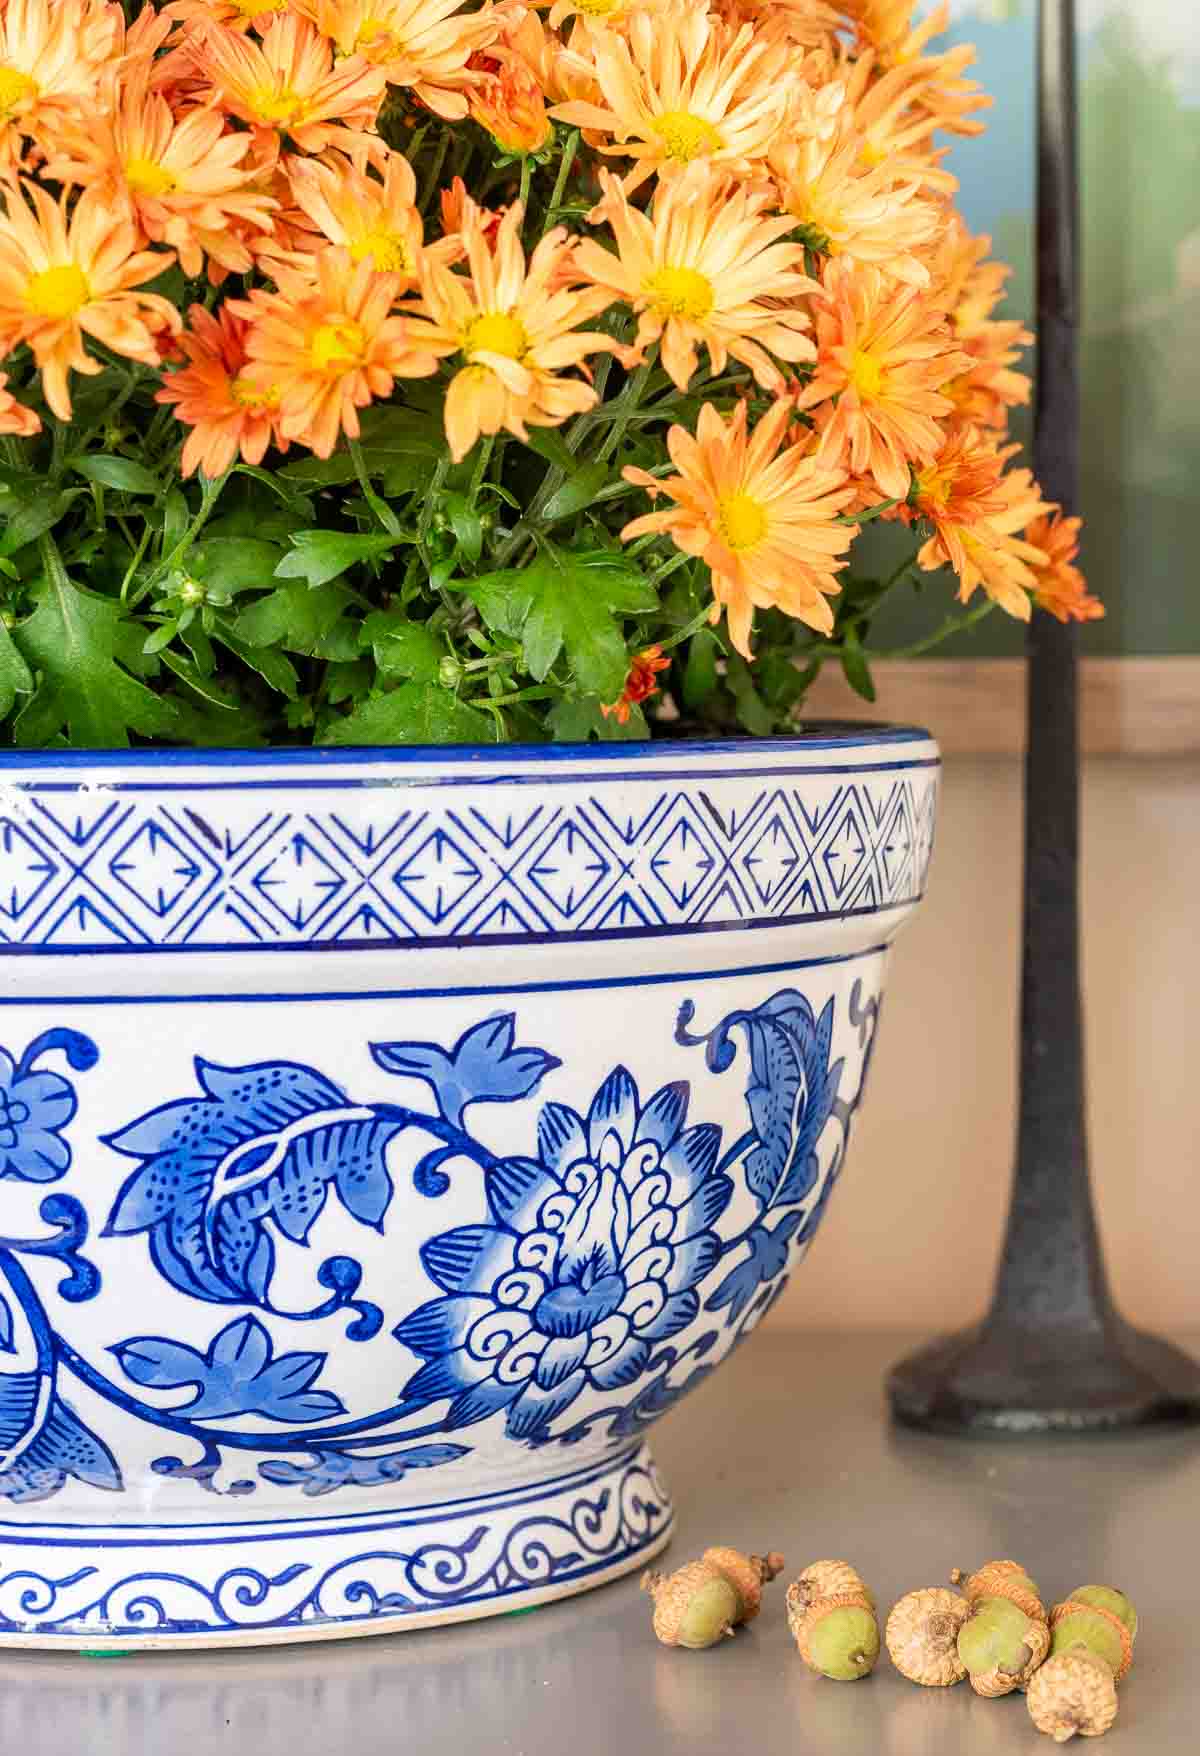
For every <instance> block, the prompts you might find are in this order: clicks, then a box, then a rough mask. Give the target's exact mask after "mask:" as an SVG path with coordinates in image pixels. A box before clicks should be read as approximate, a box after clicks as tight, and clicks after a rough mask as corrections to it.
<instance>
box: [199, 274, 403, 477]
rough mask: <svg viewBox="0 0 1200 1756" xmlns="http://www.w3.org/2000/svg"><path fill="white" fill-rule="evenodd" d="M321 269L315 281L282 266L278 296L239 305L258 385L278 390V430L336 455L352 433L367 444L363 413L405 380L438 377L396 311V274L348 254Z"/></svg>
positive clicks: (262, 295) (255, 294) (261, 295)
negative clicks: (363, 436)
mask: <svg viewBox="0 0 1200 1756" xmlns="http://www.w3.org/2000/svg"><path fill="white" fill-rule="evenodd" d="M316 268H317V279H316V284H315V285H314V284H313V283H312V282H311V281H310V280H309V279H308V278H307V277H306V276H304V275H298V274H296V273H294V272H293V271H291V270H288V269H284V268H282V267H277V268H276V269H275V276H276V280H277V282H278V285H279V290H278V291H277V292H266V291H264V290H262V289H261V288H256V289H255V290H254V291H252V292H251V293H250V296H249V298H247V299H244V300H236V301H232V309H233V312H234V315H235V316H237V317H242V318H245V319H246V320H247V321H248V322H249V324H250V329H249V332H248V334H247V336H246V353H247V356H248V358H249V360H250V361H251V363H252V365H253V366H254V367H255V368H257V369H256V370H255V372H254V373H253V379H254V382H256V383H260V382H262V381H263V380H264V379H265V380H266V381H268V382H269V383H270V384H271V385H272V387H273V389H274V388H275V387H277V388H278V395H279V432H280V433H281V435H282V436H283V438H285V439H297V440H299V441H300V443H301V444H303V445H307V446H308V447H309V448H310V450H312V451H315V452H316V454H317V456H318V457H329V456H330V455H331V454H332V452H333V448H334V446H335V445H336V444H337V442H338V440H339V438H340V437H341V435H342V434H343V433H346V434H348V435H349V437H350V438H351V439H357V438H358V435H359V423H358V410H359V409H361V408H365V407H366V406H367V404H368V403H370V402H372V401H373V400H377V399H378V398H380V397H386V396H390V395H391V393H392V390H393V387H394V380H395V379H396V378H397V377H401V376H403V377H406V378H427V377H429V376H430V374H431V373H433V372H435V371H436V370H437V359H436V357H435V355H434V354H433V352H431V351H430V350H429V349H428V348H427V347H422V346H419V345H418V346H413V345H412V343H411V342H410V339H409V338H410V329H411V326H410V325H409V324H408V323H406V322H405V320H404V318H403V317H396V316H393V315H392V306H393V304H394V303H395V300H396V295H397V292H398V291H399V281H398V279H397V277H396V276H394V275H386V274H376V273H375V272H374V270H373V269H372V267H371V264H370V263H369V262H367V261H365V260H364V261H362V262H358V263H355V262H352V261H351V260H350V254H349V251H346V250H329V251H326V252H325V253H324V254H323V255H321V256H319V257H318V258H317V262H316Z"/></svg>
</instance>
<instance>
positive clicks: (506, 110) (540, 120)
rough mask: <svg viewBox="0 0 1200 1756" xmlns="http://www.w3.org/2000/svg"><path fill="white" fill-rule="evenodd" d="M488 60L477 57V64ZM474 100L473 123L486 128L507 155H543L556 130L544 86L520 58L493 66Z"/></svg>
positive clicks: (471, 100)
mask: <svg viewBox="0 0 1200 1756" xmlns="http://www.w3.org/2000/svg"><path fill="white" fill-rule="evenodd" d="M487 58H488V57H483V56H478V55H477V56H473V57H472V62H473V64H477V63H479V62H480V61H482V60H484V59H487ZM493 65H494V66H495V69H496V71H495V72H489V73H486V74H485V75H484V77H483V80H482V82H481V83H480V84H479V85H477V86H476V88H475V90H474V91H473V92H472V93H471V96H470V112H471V120H472V121H473V122H478V124H479V126H480V127H481V128H486V129H487V132H488V133H489V134H490V135H491V137H492V139H493V140H494V141H495V142H496V145H497V146H498V147H500V149H501V150H502V151H503V152H511V153H531V152H541V150H542V148H543V147H544V146H545V145H546V143H547V142H548V141H549V139H550V137H551V135H552V134H553V133H554V129H553V127H552V125H551V122H550V118H549V116H547V114H546V98H545V94H544V93H543V91H542V88H541V86H540V85H539V84H538V82H537V80H536V79H535V78H534V76H533V74H532V73H531V72H530V70H529V68H528V67H526V66H525V64H524V62H523V61H521V60H520V59H519V58H517V57H513V56H509V57H506V58H505V59H504V60H502V61H496V62H494V63H493Z"/></svg>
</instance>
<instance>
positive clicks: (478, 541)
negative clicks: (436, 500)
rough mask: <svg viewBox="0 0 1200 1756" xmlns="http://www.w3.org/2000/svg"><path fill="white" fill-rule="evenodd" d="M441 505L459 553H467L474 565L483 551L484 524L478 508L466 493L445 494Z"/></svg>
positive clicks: (468, 558)
mask: <svg viewBox="0 0 1200 1756" xmlns="http://www.w3.org/2000/svg"><path fill="white" fill-rule="evenodd" d="M441 505H442V509H443V511H444V512H445V514H446V517H447V518H448V519H449V520H450V529H451V530H452V531H453V532H454V540H455V542H456V543H457V544H458V552H459V554H460V555H465V556H466V558H467V560H468V561H469V562H470V563H471V565H472V567H473V566H474V565H475V563H476V561H478V559H479V557H480V555H481V554H482V553H483V524H482V521H481V520H480V517H479V513H478V511H477V509H476V508H475V506H474V505H473V504H472V502H471V501H470V500H469V499H468V498H467V496H466V495H465V494H443V495H442V498H441Z"/></svg>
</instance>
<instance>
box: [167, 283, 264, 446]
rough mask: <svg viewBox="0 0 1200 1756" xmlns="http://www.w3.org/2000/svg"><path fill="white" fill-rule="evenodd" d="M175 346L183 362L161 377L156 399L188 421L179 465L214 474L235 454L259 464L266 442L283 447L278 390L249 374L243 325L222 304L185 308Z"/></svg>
mask: <svg viewBox="0 0 1200 1756" xmlns="http://www.w3.org/2000/svg"><path fill="white" fill-rule="evenodd" d="M188 322H189V326H190V327H189V328H187V329H185V330H184V332H183V334H182V335H181V336H180V337H179V341H178V347H179V350H180V352H181V354H182V355H183V357H184V360H185V362H186V364H185V365H183V366H182V367H181V368H180V369H179V371H177V372H172V373H171V374H170V375H169V376H168V377H167V378H166V379H165V381H164V383H163V386H162V389H161V390H160V391H159V392H158V393H157V398H156V400H157V401H158V402H161V403H165V404H167V405H168V406H171V405H173V406H174V408H175V413H176V415H177V416H178V418H179V419H180V420H181V421H183V422H184V423H185V425H187V426H189V427H190V428H191V429H192V431H191V432H190V433H189V434H188V436H187V440H186V441H185V443H184V447H183V457H182V459H181V467H182V470H183V473H184V475H185V476H190V475H194V474H195V472H196V471H197V470H198V469H201V470H203V471H204V473H205V475H206V476H209V477H210V478H215V477H217V476H221V475H224V473H225V471H226V470H227V469H229V468H230V466H231V465H232V464H233V463H234V462H235V461H236V460H237V458H238V457H241V458H242V459H243V461H244V462H246V463H253V464H259V463H261V462H262V460H263V458H264V457H265V456H266V453H267V450H268V448H269V447H270V446H271V445H272V444H276V445H278V446H280V448H281V449H282V450H285V451H286V450H287V443H288V442H287V440H286V439H285V438H283V437H282V435H281V434H280V433H279V431H278V413H279V391H278V389H277V388H276V387H275V386H274V385H273V384H272V383H271V382H270V379H269V378H267V377H264V376H262V375H261V374H259V375H258V376H256V375H255V372H254V370H253V368H250V367H249V364H248V361H247V357H246V334H247V330H248V325H247V324H246V322H245V321H244V319H242V318H240V317H235V316H234V314H233V312H232V311H231V310H230V308H229V306H228V305H227V304H226V305H223V306H222V307H221V308H220V310H219V311H218V312H217V313H216V315H215V316H212V315H210V314H209V313H208V312H207V311H206V310H205V309H204V307H203V305H193V306H192V308H191V310H190V311H189V312H188Z"/></svg>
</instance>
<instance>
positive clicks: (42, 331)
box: [0, 183, 180, 421]
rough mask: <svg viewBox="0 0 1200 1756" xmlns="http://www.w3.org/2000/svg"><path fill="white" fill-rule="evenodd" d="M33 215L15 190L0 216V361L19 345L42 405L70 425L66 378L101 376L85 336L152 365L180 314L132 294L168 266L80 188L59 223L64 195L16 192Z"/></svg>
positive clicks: (33, 189)
mask: <svg viewBox="0 0 1200 1756" xmlns="http://www.w3.org/2000/svg"><path fill="white" fill-rule="evenodd" d="M24 189H25V192H26V193H27V195H28V197H29V200H30V201H31V202H32V203H33V210H32V212H31V211H30V209H29V207H28V206H27V205H26V203H25V201H23V200H22V199H21V197H20V195H19V194H18V193H17V192H16V191H15V190H10V191H9V192H8V194H7V196H6V206H5V211H4V213H3V215H0V355H3V354H9V353H11V352H12V350H13V348H15V347H17V346H19V345H20V343H21V342H28V344H29V346H30V347H31V348H32V349H33V357H34V359H35V360H36V361H37V363H38V366H39V367H40V368H41V373H42V385H43V388H44V390H45V394H46V401H47V402H48V403H49V404H50V407H51V408H52V409H53V410H54V413H55V414H56V415H58V417H59V418H60V420H64V421H69V420H70V418H71V397H70V392H69V390H68V388H67V385H68V380H69V377H70V374H71V373H72V372H83V373H86V374H89V375H94V374H95V373H97V372H99V371H101V370H102V367H101V363H100V361H99V360H96V359H93V358H92V357H91V355H90V354H88V353H87V351H86V349H85V347H84V338H85V336H92V337H94V339H95V340H96V341H99V342H102V343H103V345H104V346H105V347H108V348H111V349H112V350H113V352H114V353H118V354H124V355H125V356H126V357H127V358H129V359H131V360H141V361H142V362H143V364H145V365H147V366H157V365H158V364H159V359H160V353H159V348H158V345H157V341H156V337H157V336H159V335H161V334H162V332H163V331H164V330H170V331H171V332H172V333H176V332H178V330H179V327H180V321H179V313H178V311H176V309H175V307H174V305H172V304H171V303H170V302H169V301H168V300H167V299H164V298H161V297H160V296H159V295H158V294H157V293H146V292H140V291H137V290H135V289H137V288H140V287H141V286H142V285H143V284H144V283H145V282H146V281H149V280H153V279H154V278H155V276H156V275H159V274H161V273H162V272H163V270H164V269H167V268H170V266H171V264H172V263H173V262H174V260H175V258H174V256H173V255H163V254H160V253H157V252H155V251H150V250H146V251H140V250H139V249H138V243H139V239H138V235H137V231H136V229H135V227H134V224H133V221H132V220H131V219H130V218H129V217H128V215H126V214H122V213H120V212H114V210H113V209H112V208H111V206H110V205H109V204H108V202H107V201H105V199H104V196H103V194H102V193H100V192H98V191H93V190H85V191H84V193H83V194H82V195H81V196H80V198H79V201H78V204H77V205H76V208H75V211H74V213H73V214H72V215H71V217H70V219H69V220H68V218H67V207H66V197H65V196H64V197H63V198H62V200H61V201H58V202H56V201H54V200H53V199H52V198H51V196H50V195H49V194H48V193H47V191H46V190H45V189H41V188H38V187H37V186H36V185H34V184H29V183H27V184H25V185H24Z"/></svg>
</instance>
